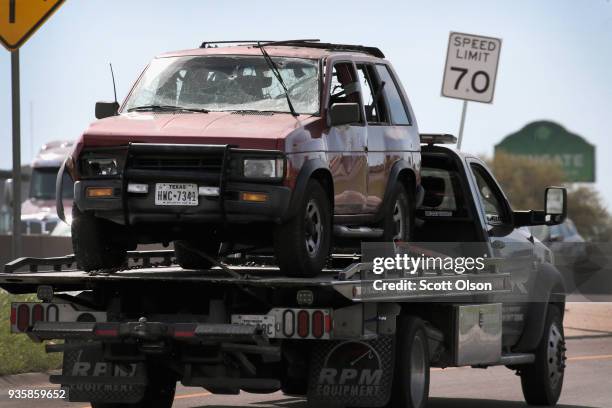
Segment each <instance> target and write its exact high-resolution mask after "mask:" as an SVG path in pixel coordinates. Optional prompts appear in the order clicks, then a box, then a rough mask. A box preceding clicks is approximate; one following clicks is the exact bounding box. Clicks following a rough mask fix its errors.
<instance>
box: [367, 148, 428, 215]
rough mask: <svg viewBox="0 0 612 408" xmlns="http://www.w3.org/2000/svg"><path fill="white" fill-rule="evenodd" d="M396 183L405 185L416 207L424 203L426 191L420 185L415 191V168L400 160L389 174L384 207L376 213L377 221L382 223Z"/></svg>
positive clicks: (394, 164)
mask: <svg viewBox="0 0 612 408" xmlns="http://www.w3.org/2000/svg"><path fill="white" fill-rule="evenodd" d="M407 178H408V179H407ZM409 179H411V180H409ZM396 183H404V187H406V191H408V193H409V194H410V197H411V198H413V199H414V203H415V204H414V205H415V207H419V206H420V205H421V203H422V202H423V197H424V196H425V191H424V190H423V187H422V186H421V185H420V184H419V185H417V186H416V189H415V184H416V177H415V172H414V167H412V166H410V164H409V163H408V162H406V161H405V160H398V161H396V162H395V163H393V167H391V171H390V172H389V179H388V180H387V186H386V187H385V195H384V197H383V205H382V206H381V207H380V210H379V211H378V212H377V213H376V221H380V220H381V219H382V217H383V215H384V208H385V204H386V203H387V202H388V201H389V199H390V197H389V196H390V195H391V193H392V191H393V189H394V187H395V185H396Z"/></svg>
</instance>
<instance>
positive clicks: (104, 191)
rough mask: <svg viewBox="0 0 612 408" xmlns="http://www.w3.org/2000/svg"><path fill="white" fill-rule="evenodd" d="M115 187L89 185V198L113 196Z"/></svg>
mask: <svg viewBox="0 0 612 408" xmlns="http://www.w3.org/2000/svg"><path fill="white" fill-rule="evenodd" d="M112 196H113V189H112V187H88V188H87V197H89V198H102V197H112Z"/></svg>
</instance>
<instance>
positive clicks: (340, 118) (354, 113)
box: [328, 102, 361, 126]
mask: <svg viewBox="0 0 612 408" xmlns="http://www.w3.org/2000/svg"><path fill="white" fill-rule="evenodd" d="M359 109H360V106H359V104H358V103H354V102H351V103H334V104H332V105H331V106H330V107H329V111H328V115H329V126H340V125H349V124H351V123H356V122H359V121H360V120H361V115H360V113H359Z"/></svg>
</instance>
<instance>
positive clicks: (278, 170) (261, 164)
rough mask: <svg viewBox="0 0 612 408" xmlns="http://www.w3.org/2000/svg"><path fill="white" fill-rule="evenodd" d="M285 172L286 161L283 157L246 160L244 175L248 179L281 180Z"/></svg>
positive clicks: (243, 167)
mask: <svg viewBox="0 0 612 408" xmlns="http://www.w3.org/2000/svg"><path fill="white" fill-rule="evenodd" d="M284 172H285V160H284V159H283V158H282V157H278V158H274V159H244V160H243V162H242V175H243V176H244V177H248V178H281V177H283V175H284Z"/></svg>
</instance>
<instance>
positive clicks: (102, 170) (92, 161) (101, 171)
mask: <svg viewBox="0 0 612 408" xmlns="http://www.w3.org/2000/svg"><path fill="white" fill-rule="evenodd" d="M85 165H86V167H87V172H88V173H89V174H88V175H89V176H116V175H117V174H119V166H118V165H117V159H112V158H94V157H92V158H87V159H85Z"/></svg>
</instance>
